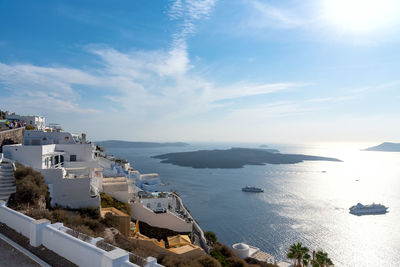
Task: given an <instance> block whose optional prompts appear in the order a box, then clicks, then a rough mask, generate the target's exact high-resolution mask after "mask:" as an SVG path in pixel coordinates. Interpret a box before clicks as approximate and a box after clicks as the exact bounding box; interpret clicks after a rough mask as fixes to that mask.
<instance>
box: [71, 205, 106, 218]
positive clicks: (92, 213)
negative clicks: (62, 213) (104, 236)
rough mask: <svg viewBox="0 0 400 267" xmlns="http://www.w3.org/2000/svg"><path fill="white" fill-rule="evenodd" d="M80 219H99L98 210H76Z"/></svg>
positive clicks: (93, 208)
mask: <svg viewBox="0 0 400 267" xmlns="http://www.w3.org/2000/svg"><path fill="white" fill-rule="evenodd" d="M77 211H78V212H79V214H80V215H81V216H82V217H89V218H91V219H95V220H96V219H100V217H101V216H100V210H99V208H95V207H92V208H82V209H78V210H77Z"/></svg>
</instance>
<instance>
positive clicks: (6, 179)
mask: <svg viewBox="0 0 400 267" xmlns="http://www.w3.org/2000/svg"><path fill="white" fill-rule="evenodd" d="M1 181H6V182H7V181H15V178H14V177H0V182H1Z"/></svg>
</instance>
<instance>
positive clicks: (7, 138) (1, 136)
mask: <svg viewBox="0 0 400 267" xmlns="http://www.w3.org/2000/svg"><path fill="white" fill-rule="evenodd" d="M24 130H25V128H17V129H11V130H5V131H0V153H1V152H2V148H3V145H12V144H22V138H23V137H24Z"/></svg>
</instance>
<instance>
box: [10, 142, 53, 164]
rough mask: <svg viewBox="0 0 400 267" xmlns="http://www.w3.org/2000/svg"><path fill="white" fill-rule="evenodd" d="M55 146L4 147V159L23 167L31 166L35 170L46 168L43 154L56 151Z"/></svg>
mask: <svg viewBox="0 0 400 267" xmlns="http://www.w3.org/2000/svg"><path fill="white" fill-rule="evenodd" d="M54 148H55V146H54V145H47V146H21V145H8V146H3V153H4V157H6V158H8V159H11V160H16V161H18V162H20V163H22V164H23V165H28V166H31V167H32V168H35V169H41V168H44V162H43V161H42V154H47V153H50V152H53V151H54Z"/></svg>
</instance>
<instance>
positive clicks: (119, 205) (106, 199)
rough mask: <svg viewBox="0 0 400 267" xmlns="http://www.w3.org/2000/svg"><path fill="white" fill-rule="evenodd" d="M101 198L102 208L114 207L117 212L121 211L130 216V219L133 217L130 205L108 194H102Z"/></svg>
mask: <svg viewBox="0 0 400 267" xmlns="http://www.w3.org/2000/svg"><path fill="white" fill-rule="evenodd" d="M100 197H101V207H102V208H111V207H114V208H116V209H117V210H120V211H122V212H124V213H126V214H128V215H129V216H130V217H132V209H131V206H129V204H128V203H124V202H121V201H118V200H116V199H115V198H113V197H112V196H110V195H108V194H106V193H100Z"/></svg>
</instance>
